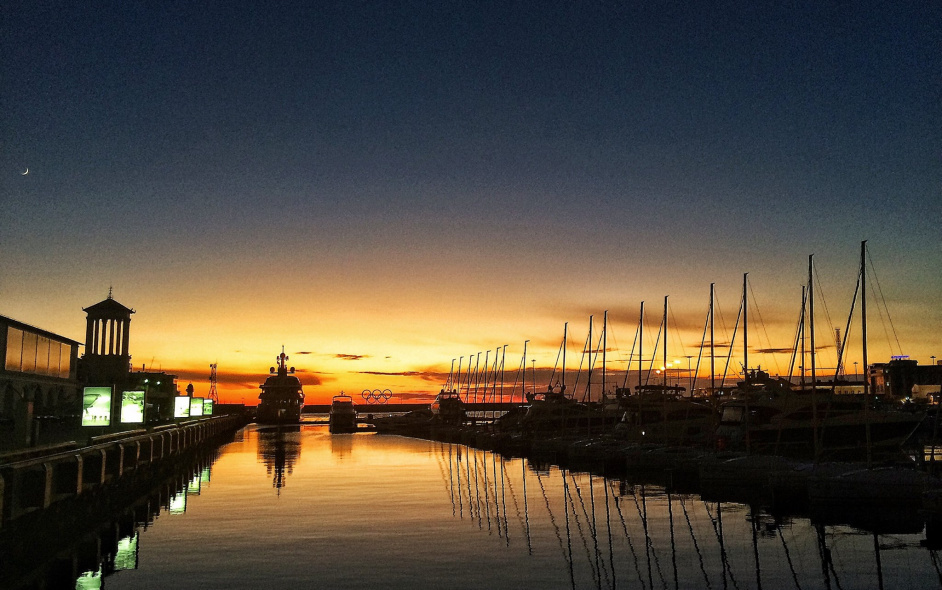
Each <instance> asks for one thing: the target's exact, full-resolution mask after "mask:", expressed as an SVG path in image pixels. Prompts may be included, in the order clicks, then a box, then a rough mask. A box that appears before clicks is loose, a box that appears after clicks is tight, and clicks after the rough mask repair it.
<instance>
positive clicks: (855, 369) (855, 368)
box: [854, 361, 857, 381]
mask: <svg viewBox="0 0 942 590" xmlns="http://www.w3.org/2000/svg"><path fill="white" fill-rule="evenodd" d="M854 381H857V361H854Z"/></svg>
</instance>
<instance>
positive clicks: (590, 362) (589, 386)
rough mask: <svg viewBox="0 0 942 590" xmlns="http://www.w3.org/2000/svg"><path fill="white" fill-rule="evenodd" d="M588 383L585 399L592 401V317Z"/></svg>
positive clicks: (590, 320)
mask: <svg viewBox="0 0 942 590" xmlns="http://www.w3.org/2000/svg"><path fill="white" fill-rule="evenodd" d="M588 373H589V375H588V377H589V378H588V382H587V383H586V385H585V397H586V398H588V399H587V401H592V316H589V371H588Z"/></svg>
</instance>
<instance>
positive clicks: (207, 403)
mask: <svg viewBox="0 0 942 590" xmlns="http://www.w3.org/2000/svg"><path fill="white" fill-rule="evenodd" d="M203 415H204V416H212V415H213V400H211V399H208V398H207V399H204V400H203Z"/></svg>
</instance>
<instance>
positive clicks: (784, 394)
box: [716, 242, 923, 460]
mask: <svg viewBox="0 0 942 590" xmlns="http://www.w3.org/2000/svg"><path fill="white" fill-rule="evenodd" d="M865 254H866V242H864V243H863V244H861V266H860V271H859V274H858V292H859V293H861V309H862V324H863V331H862V332H863V336H862V337H863V354H864V356H863V359H864V367H865V369H864V370H865V371H866V370H867V369H866V367H867V338H866V333H867V332H866V299H865V288H864V287H865V285H866V283H865V279H866V274H865V273H866V270H865V269H866V258H865ZM812 287H813V255H812V256H809V261H808V287H807V289H806V291H805V293H806V295H805V300H804V301H803V304H802V323H801V324H800V327H799V331H800V332H799V334H800V338H801V341H802V342H804V334H803V330H804V316H805V305H807V310H808V314H807V315H808V319H809V327H810V345H811V384H810V386H808V387H803V388H799V389H796V388H794V387H793V386H792V385H791V382H790V381H789V380H786V379H781V378H778V379H773V378H771V377H770V376H769V375H768V373H765V372H763V371H761V370H755V371H749V372H748V373H747V379H746V380H745V381H744V382H743V383H740V387H739V391H738V395H737V399H735V400H733V401H730V402H727V403H725V404H723V406H722V409H721V414H720V424H719V426H718V428H717V430H716V436H717V443H718V446H720V447H723V448H726V447H739V448H744V449H745V450H747V451H749V452H760V453H761V452H766V453H775V454H788V455H792V456H802V457H813V458H814V459H820V458H822V456H823V454H824V453H828V454H829V455H831V456H832V457H834V456H836V457H840V458H843V459H848V458H863V457H864V456H866V457H867V458H868V460H869V458H870V456H871V455H872V452H873V450H874V449H876V450H886V451H898V450H899V446H900V445H901V444H902V443H903V442H904V441H905V440H906V439H907V438H909V436H910V435H911V434H912V433H913V432H914V431H915V429H916V428H917V427H918V426H919V424H920V422H921V421H922V419H923V416H922V415H921V414H919V413H914V412H908V411H901V410H900V409H899V408H897V407H890V406H888V405H887V404H882V403H880V402H879V401H878V400H875V399H872V396H871V395H870V394H869V387H868V385H869V380H868V382H867V383H865V385H864V391H865V393H864V395H863V396H856V395H848V394H839V393H836V391H835V387H833V386H832V387H823V386H822V385H821V384H820V383H818V380H817V375H816V366H815V350H814V349H815V343H814V291H813V289H812ZM743 295H744V297H745V291H744V294H743ZM851 313H853V306H852V307H851ZM744 330H745V325H744ZM845 336H846V332H845ZM796 341H797V338H796ZM842 353H843V346H842V347H841V350H839V354H842ZM840 364H841V362H840V359H839V360H838V366H840ZM836 378H837V375H835V379H836Z"/></svg>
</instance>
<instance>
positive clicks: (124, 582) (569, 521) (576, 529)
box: [11, 424, 942, 590]
mask: <svg viewBox="0 0 942 590" xmlns="http://www.w3.org/2000/svg"><path fill="white" fill-rule="evenodd" d="M302 451H303V452H302ZM207 466H208V465H204V466H203V467H207ZM204 473H205V475H206V476H208V475H209V471H204V469H202V468H201V469H200V470H199V471H198V472H193V473H192V474H191V475H199V476H200V477H199V478H198V481H196V482H195V483H196V485H195V486H194V479H193V477H192V476H190V477H187V478H186V479H185V481H184V480H182V479H181V481H179V482H178V485H176V486H174V487H173V488H172V489H170V488H165V489H163V491H160V492H159V494H158V496H157V499H156V500H154V501H152V502H150V503H147V504H145V505H144V506H143V507H142V508H136V509H135V511H134V514H135V517H134V519H133V521H126V522H125V523H124V524H119V525H115V528H112V529H103V530H105V533H104V534H103V537H107V539H108V541H107V542H105V541H104V540H101V542H100V546H101V552H100V554H96V553H95V552H91V553H90V555H91V557H90V558H85V557H77V556H81V555H84V553H83V551H86V550H85V549H82V550H79V549H75V551H74V552H73V553H72V554H70V555H71V556H69V557H65V558H62V560H61V563H68V564H72V563H80V564H83V567H81V568H78V569H72V568H71V565H70V566H69V568H68V572H69V574H68V575H69V576H71V578H70V581H69V582H68V584H66V585H67V586H72V587H86V586H83V584H92V587H95V585H96V584H98V583H99V582H102V581H103V582H105V584H103V585H107V587H108V588H109V589H113V588H135V589H137V588H167V587H174V588H204V587H208V588H214V587H227V588H262V587H314V586H316V587H330V588H361V587H377V588H408V589H410V590H411V589H414V588H417V587H419V588H498V589H500V588H508V589H510V588H513V589H517V588H520V587H539V588H597V589H601V588H612V589H614V588H644V589H654V588H667V589H670V588H741V589H744V588H870V587H873V588H878V587H881V586H882V587H887V588H890V587H900V588H937V587H940V585H942V573H940V565H939V555H938V551H937V547H936V546H935V545H933V544H931V543H927V542H926V541H927V539H926V533H925V527H924V525H923V523H922V521H920V520H919V516H918V514H917V513H911V514H908V515H903V516H902V520H895V519H894V520H892V521H889V522H886V521H884V522H881V523H879V526H875V527H873V528H868V526H869V524H870V521H868V520H867V519H862V518H861V517H860V515H859V514H858V515H854V517H853V519H848V518H844V517H843V516H837V515H834V514H831V517H830V518H829V519H827V520H825V519H821V518H819V517H817V516H815V517H813V518H809V517H807V516H800V515H786V514H777V513H772V512H770V511H769V510H768V509H767V508H764V507H763V506H761V505H758V504H757V505H755V506H749V505H746V504H740V503H735V502H728V501H724V500H723V499H722V498H719V499H717V498H711V499H710V500H708V501H704V500H703V499H701V497H700V496H698V495H696V494H692V493H683V494H681V493H675V492H674V490H672V489H670V488H666V487H665V486H663V485H660V482H659V481H658V478H651V479H645V478H634V479H628V480H625V479H606V478H604V477H601V476H598V475H592V474H589V473H580V472H573V471H569V470H566V469H560V468H558V467H555V466H552V465H545V464H544V465H531V464H530V463H529V462H528V461H526V460H522V459H506V458H504V457H502V456H501V455H499V454H495V453H491V452H485V451H481V450H475V449H469V448H467V447H463V446H461V445H454V444H447V443H439V442H431V441H422V440H414V439H407V438H402V437H398V436H385V435H375V434H369V433H357V434H350V435H341V437H332V436H331V435H330V434H328V432H327V427H326V426H314V425H304V424H303V425H301V426H300V428H299V429H297V430H290V431H281V432H279V431H277V430H272V431H269V430H261V429H257V428H256V427H249V428H247V429H246V430H245V431H244V435H243V436H242V437H241V439H240V440H238V441H236V442H233V443H231V444H228V445H225V446H224V447H223V448H222V449H221V450H220V453H219V458H218V460H216V461H215V463H213V464H212V484H211V485H208V483H207V481H205V480H204V479H203V475H204ZM289 476H290V477H289ZM288 479H290V485H285V483H286V481H287V480H288ZM273 485H274V487H275V488H276V489H277V490H278V493H272V491H273V490H272V486H273ZM181 497H182V498H185V503H183V504H182V509H183V510H185V513H181V515H180V516H170V517H163V518H157V515H158V514H160V515H161V516H164V515H165V514H166V510H167V508H168V507H170V506H171V505H178V504H179V501H177V504H175V503H174V500H173V498H181ZM914 519H915V520H914ZM116 522H123V521H120V519H117V520H116ZM894 522H895V523H898V524H894ZM914 522H918V523H919V526H915V527H914V526H913V523H914ZM122 539H126V540H125V541H122ZM119 546H120V547H119ZM132 553H133V557H132V556H131V555H132ZM86 566H87V567H86ZM133 566H136V568H137V569H121V568H123V567H133ZM37 567H38V568H39V569H41V570H42V568H46V569H45V570H43V571H46V572H49V571H51V570H49V567H48V566H43V565H42V564H39V565H37ZM103 576H104V577H103ZM23 579H25V578H23ZM32 579H34V580H35V579H36V578H35V577H34V578H32ZM61 579H62V578H61V577H60V578H57V583H54V584H47V587H61V586H63V584H60V583H58V581H60V580H61ZM95 580H98V581H97V582H96V581H95ZM11 586H12V585H11ZM12 587H15V586H12ZM22 587H32V586H30V585H24V586H22Z"/></svg>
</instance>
